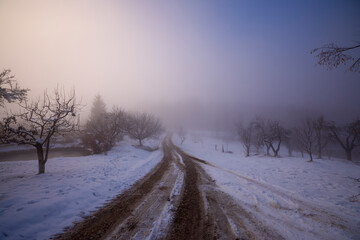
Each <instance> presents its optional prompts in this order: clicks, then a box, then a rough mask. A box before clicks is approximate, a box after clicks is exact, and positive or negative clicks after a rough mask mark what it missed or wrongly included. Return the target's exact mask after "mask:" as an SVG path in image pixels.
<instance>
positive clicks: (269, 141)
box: [252, 117, 288, 157]
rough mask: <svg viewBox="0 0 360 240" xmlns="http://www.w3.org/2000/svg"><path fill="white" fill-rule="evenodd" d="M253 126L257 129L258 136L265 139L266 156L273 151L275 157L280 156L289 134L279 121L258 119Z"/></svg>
mask: <svg viewBox="0 0 360 240" xmlns="http://www.w3.org/2000/svg"><path fill="white" fill-rule="evenodd" d="M252 125H253V126H254V127H255V129H257V131H258V134H259V135H260V137H261V138H262V139H263V142H264V144H265V146H266V154H267V155H270V154H269V150H270V149H271V150H272V151H273V153H274V157H277V156H278V155H279V151H280V146H281V143H282V142H283V141H284V139H285V138H286V135H287V134H288V133H287V131H286V130H285V129H284V128H283V127H282V126H281V125H280V123H279V122H278V121H275V120H271V119H263V118H260V117H257V118H256V119H255V121H253V122H252Z"/></svg>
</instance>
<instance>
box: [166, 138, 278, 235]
mask: <svg viewBox="0 0 360 240" xmlns="http://www.w3.org/2000/svg"><path fill="white" fill-rule="evenodd" d="M172 148H173V149H175V150H176V152H177V153H178V154H179V155H180V156H181V158H182V160H183V162H184V164H185V168H186V174H185V185H184V194H183V195H182V200H181V203H180V206H179V208H178V211H177V212H176V215H175V217H174V221H173V222H172V226H171V227H170V229H171V232H170V233H171V234H170V235H169V237H168V239H171V240H173V239H176V240H180V239H181V240H182V239H284V238H283V237H282V236H281V235H280V234H278V233H277V232H276V231H275V230H274V229H272V228H270V227H268V226H266V225H264V224H262V223H261V221H259V220H258V219H256V217H255V216H253V214H252V213H251V212H249V211H247V210H245V209H244V208H243V207H242V206H241V205H240V204H239V203H238V201H236V200H235V199H234V198H233V197H231V196H230V195H228V194H226V193H224V192H223V191H221V190H220V189H219V188H218V187H217V185H216V184H215V181H214V180H213V179H211V177H210V176H209V175H208V174H207V173H206V172H205V170H204V169H203V168H202V167H201V166H200V165H199V164H198V163H197V161H195V159H194V158H193V157H192V156H189V155H187V154H186V153H185V152H183V151H182V150H181V149H180V148H178V147H176V146H174V145H173V144H172ZM186 193H187V194H186Z"/></svg>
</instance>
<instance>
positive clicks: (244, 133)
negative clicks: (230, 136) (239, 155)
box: [236, 123, 253, 157]
mask: <svg viewBox="0 0 360 240" xmlns="http://www.w3.org/2000/svg"><path fill="white" fill-rule="evenodd" d="M236 128H237V133H238V135H239V138H240V141H241V142H242V144H243V146H244V150H245V154H246V157H249V156H250V149H251V145H252V141H253V136H252V127H251V125H249V126H248V127H247V128H244V127H243V126H242V124H241V123H238V124H237V126H236Z"/></svg>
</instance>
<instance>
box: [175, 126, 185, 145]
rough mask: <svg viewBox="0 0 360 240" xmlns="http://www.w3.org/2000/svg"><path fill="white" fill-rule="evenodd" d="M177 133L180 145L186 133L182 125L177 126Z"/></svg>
mask: <svg viewBox="0 0 360 240" xmlns="http://www.w3.org/2000/svg"><path fill="white" fill-rule="evenodd" d="M177 135H178V136H179V138H180V144H181V145H182V144H183V143H184V142H185V140H186V135H187V133H186V131H185V129H184V127H179V129H178V130H177Z"/></svg>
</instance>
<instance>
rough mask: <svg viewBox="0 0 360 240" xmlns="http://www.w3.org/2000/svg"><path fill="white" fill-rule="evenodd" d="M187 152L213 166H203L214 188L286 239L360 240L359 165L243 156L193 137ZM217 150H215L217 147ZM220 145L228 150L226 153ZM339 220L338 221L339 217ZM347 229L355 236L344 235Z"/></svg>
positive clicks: (236, 148)
mask: <svg viewBox="0 0 360 240" xmlns="http://www.w3.org/2000/svg"><path fill="white" fill-rule="evenodd" d="M173 140H174V143H175V144H177V145H178V146H180V147H181V148H182V149H183V150H184V151H185V152H187V153H188V154H190V155H193V156H196V157H198V158H200V159H202V160H205V161H207V162H209V163H211V164H213V166H210V165H205V164H201V166H203V167H204V169H205V170H206V171H207V172H208V173H209V174H210V176H211V177H212V178H213V179H215V180H216V184H217V185H218V186H219V187H220V188H221V189H222V190H223V191H224V192H227V193H228V194H230V195H232V196H233V197H235V198H236V199H238V201H239V202H240V203H241V204H242V205H243V206H245V207H246V208H247V209H248V211H250V212H251V213H253V214H254V215H256V216H258V218H260V219H262V220H263V221H264V222H265V223H266V224H268V225H269V226H272V227H274V228H275V229H277V230H278V231H279V232H280V233H281V234H282V235H283V236H285V237H286V238H288V239H313V238H320V239H352V238H354V237H355V238H356V237H360V236H359V234H360V231H359V228H358V226H360V218H359V216H360V199H358V201H350V199H351V196H354V195H357V194H359V193H360V184H359V183H358V182H356V181H354V178H359V177H360V166H359V165H357V164H354V163H352V162H349V161H344V160H341V159H332V160H327V159H314V162H312V163H309V162H307V161H306V160H307V157H306V156H305V158H301V157H300V154H296V156H295V157H285V156H287V151H286V149H285V148H284V147H283V149H282V152H281V156H282V157H280V158H274V157H267V156H264V155H263V154H260V155H258V156H250V157H245V154H244V150H243V146H242V144H241V143H240V142H239V141H234V140H231V139H229V138H227V139H225V140H224V138H216V137H214V136H213V135H212V134H209V133H207V134H206V135H201V134H199V133H193V135H192V137H191V138H190V139H187V140H186V141H185V142H184V143H183V144H182V145H180V142H179V140H177V138H173ZM216 145H217V150H215V146H216ZM222 145H224V148H225V150H226V151H231V152H233V153H232V154H229V153H223V152H222V151H221V148H222ZM335 216H338V217H340V218H337V217H335ZM333 224H343V225H344V226H349V228H350V229H353V232H352V233H348V232H345V231H342V230H341V226H340V227H339V226H338V227H334V226H335V225H334V226H333Z"/></svg>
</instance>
